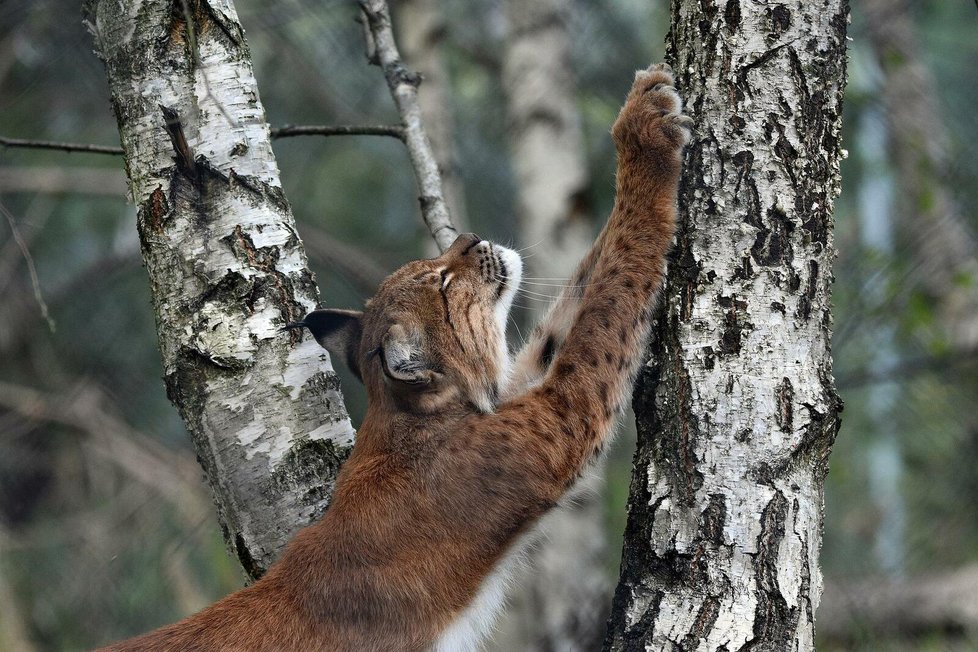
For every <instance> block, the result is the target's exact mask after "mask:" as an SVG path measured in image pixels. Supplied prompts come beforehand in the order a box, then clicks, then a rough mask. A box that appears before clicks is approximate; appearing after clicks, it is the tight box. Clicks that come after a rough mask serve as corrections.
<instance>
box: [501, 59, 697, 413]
mask: <svg viewBox="0 0 978 652" xmlns="http://www.w3.org/2000/svg"><path fill="white" fill-rule="evenodd" d="M672 84H673V77H672V69H671V68H670V67H669V66H668V65H666V64H654V65H652V66H650V67H649V68H648V69H646V70H640V71H638V72H636V73H635V82H634V84H633V85H632V89H631V91H630V92H629V94H628V97H627V99H626V101H625V105H624V107H623V108H622V111H621V114H620V115H619V118H618V120H617V121H616V123H615V126H614V128H613V130H612V133H613V134H614V136H615V140H616V141H618V144H619V150H620V152H621V153H622V154H623V155H625V154H628V155H631V154H633V153H636V152H638V153H642V152H644V153H646V154H649V153H652V152H656V151H660V152H661V151H662V150H663V149H664V150H673V151H674V152H679V151H681V149H682V146H683V145H685V144H686V142H687V141H688V140H689V136H690V127H691V125H692V120H691V119H690V118H689V117H687V116H684V115H682V113H680V112H681V111H682V100H681V98H680V97H679V94H678V93H677V92H676V89H675V88H674V87H673V85H672ZM667 156H668V154H667ZM629 163H630V161H629ZM621 200H622V198H621V197H619V203H620V201H621ZM609 224H610V223H609ZM607 231H608V226H606V227H605V229H604V230H603V231H602V232H601V235H600V236H599V237H598V238H597V240H596V241H595V243H594V245H593V246H592V247H591V250H590V251H589V252H588V254H587V255H586V256H585V257H584V259H583V260H582V261H581V263H580V265H579V266H578V268H577V271H576V272H575V273H574V275H573V276H572V277H571V279H570V282H569V284H568V286H567V287H565V288H564V289H563V290H562V291H561V293H560V295H559V296H558V297H557V299H556V300H555V302H554V303H553V305H552V306H551V307H550V310H549V311H548V312H547V315H546V316H545V317H544V318H543V320H542V321H541V322H540V324H539V325H538V326H537V327H536V328H535V329H534V330H533V332H532V334H531V335H530V338H529V339H528V340H527V342H526V344H525V345H524V346H523V348H522V349H521V350H520V352H519V353H518V354H517V355H516V358H515V360H514V362H513V367H512V373H511V374H510V381H509V384H508V386H507V388H506V391H505V392H504V394H503V398H504V399H505V398H511V397H513V396H517V395H519V394H522V393H524V392H526V391H527V390H529V389H530V388H532V387H534V386H536V385H538V384H539V383H541V382H542V381H543V379H544V377H545V376H546V374H547V371H548V370H549V368H550V365H551V363H552V362H553V360H554V358H555V357H556V355H557V352H558V351H559V350H560V349H561V347H562V346H563V345H564V342H565V340H566V339H567V335H568V333H569V332H570V330H571V326H573V324H574V321H575V320H576V318H577V315H578V312H579V310H580V305H581V300H582V298H583V296H584V291H585V289H586V287H587V286H588V285H589V284H591V283H592V273H593V271H594V267H595V264H596V263H597V261H598V259H599V258H600V257H601V253H602V249H603V247H604V242H605V238H606V233H607Z"/></svg>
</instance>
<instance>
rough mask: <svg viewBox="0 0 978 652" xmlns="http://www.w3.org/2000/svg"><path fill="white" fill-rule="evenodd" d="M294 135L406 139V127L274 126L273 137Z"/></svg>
mask: <svg viewBox="0 0 978 652" xmlns="http://www.w3.org/2000/svg"><path fill="white" fill-rule="evenodd" d="M293 136H327V137H328V136H392V137H394V138H397V139H398V140H404V128H403V127H400V126H398V125H332V126H323V125H286V126H284V127H273V128H272V138H291V137H293Z"/></svg>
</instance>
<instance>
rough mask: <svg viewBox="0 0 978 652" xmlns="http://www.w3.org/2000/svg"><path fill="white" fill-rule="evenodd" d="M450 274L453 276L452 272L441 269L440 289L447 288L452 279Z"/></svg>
mask: <svg viewBox="0 0 978 652" xmlns="http://www.w3.org/2000/svg"><path fill="white" fill-rule="evenodd" d="M452 276H453V274H451V273H450V272H447V271H445V270H441V289H442V290H445V289H447V288H448V284H449V283H451V281H452Z"/></svg>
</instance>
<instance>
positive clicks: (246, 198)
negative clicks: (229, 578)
mask: <svg viewBox="0 0 978 652" xmlns="http://www.w3.org/2000/svg"><path fill="white" fill-rule="evenodd" d="M86 18H87V20H88V22H89V24H90V28H91V30H92V33H93V35H94V37H95V44H96V48H97V51H98V54H99V56H100V57H101V58H102V61H103V62H104V63H105V67H106V72H107V75H108V80H109V87H110V90H111V96H112V107H113V109H114V111H115V115H116V118H117V120H118V123H119V133H120V136H121V140H122V146H123V148H124V150H125V161H126V171H127V173H128V176H129V191H130V193H131V196H132V200H133V201H134V202H135V203H136V206H137V208H138V229H139V237H140V242H141V245H142V254H143V260H144V263H145V265H146V269H147V272H148V273H149V278H150V285H151V287H152V294H153V308H154V310H155V312H156V317H157V329H158V332H159V338H160V348H161V349H162V354H163V368H164V374H165V381H166V388H167V394H168V395H169V397H170V400H171V401H173V403H174V404H175V405H176V406H177V408H178V409H179V411H180V414H181V416H182V417H183V419H184V421H185V422H186V424H187V428H188V429H189V431H190V434H191V436H192V437H193V441H194V445H195V447H196V450H197V456H198V459H199V460H200V462H201V464H202V465H203V467H204V470H205V472H206V475H207V479H208V481H209V483H210V486H211V488H212V489H213V491H214V497H215V501H216V503H217V507H218V512H219V517H220V521H221V525H222V529H223V530H224V535H225V539H226V541H227V542H228V545H229V546H230V547H231V548H232V549H233V552H234V553H235V554H236V556H237V558H238V559H239V560H240V561H241V564H242V565H243V566H244V568H245V570H246V571H247V572H248V573H249V575H251V576H252V577H256V576H258V575H260V574H261V573H262V572H263V571H264V569H265V568H267V566H268V565H269V563H270V562H271V561H272V560H273V559H274V557H275V555H276V553H277V551H278V550H279V548H280V547H281V546H282V545H283V544H284V543H285V542H286V541H287V540H288V538H289V536H290V535H291V534H292V533H293V532H294V531H295V530H296V529H298V528H300V527H302V526H303V525H306V524H308V523H309V522H311V521H313V520H314V519H316V518H318V517H319V516H320V515H321V514H322V513H323V511H324V510H325V508H326V506H327V503H328V499H329V494H330V491H331V488H332V486H333V482H334V479H335V474H336V471H337V469H338V467H339V465H340V463H341V462H342V460H343V459H344V458H345V456H346V455H347V452H348V450H349V447H350V446H351V444H352V441H353V434H354V433H353V429H352V427H351V425H350V421H349V418H348V417H347V413H346V409H345V407H344V405H343V400H342V396H341V395H340V392H339V386H338V381H337V378H336V376H335V375H334V374H333V373H332V371H331V367H330V362H329V358H328V356H327V355H326V353H325V352H324V351H323V350H322V349H320V348H319V346H318V345H317V344H316V343H315V342H314V341H313V340H312V339H311V338H309V339H306V340H304V341H302V342H300V341H299V339H300V337H301V336H300V335H298V334H296V335H292V336H285V335H281V334H279V328H280V327H281V326H283V325H284V324H285V323H286V322H288V321H291V320H295V319H297V318H301V316H303V315H304V314H305V313H306V312H308V311H309V310H311V309H313V308H315V307H316V305H317V303H318V296H317V289H316V285H315V282H314V279H313V276H312V273H311V272H310V271H309V269H308V266H307V264H306V256H305V253H304V251H303V248H302V244H301V242H300V240H299V237H298V235H297V233H296V229H295V222H294V220H293V218H292V213H291V210H290V208H289V204H288V202H287V200H286V198H285V195H284V194H283V192H282V187H281V183H280V182H279V173H278V167H277V165H276V162H275V157H274V155H273V153H272V149H271V145H270V142H269V130H268V125H267V124H266V122H265V114H264V110H263V108H262V104H261V101H260V99H259V96H258V88H257V85H256V81H255V78H254V75H253V72H252V68H251V61H250V55H249V51H248V46H247V44H246V43H245V39H244V32H243V30H242V27H241V25H240V23H239V22H238V17H237V13H236V11H235V8H234V4H233V2H232V1H231V0H186V1H183V0H178V1H174V0H141V1H139V2H137V1H135V0H111V1H110V0H90V1H89V3H88V5H87V7H86Z"/></svg>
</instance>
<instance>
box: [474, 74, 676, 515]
mask: <svg viewBox="0 0 978 652" xmlns="http://www.w3.org/2000/svg"><path fill="white" fill-rule="evenodd" d="M681 110H682V101H681V99H680V97H679V94H678V93H677V92H676V89H675V88H674V87H673V76H672V72H671V70H670V69H669V67H668V66H665V65H654V66H651V67H650V68H648V69H647V70H642V71H639V72H638V73H636V75H635V82H634V84H633V86H632V89H631V91H630V92H629V94H628V97H627V99H626V101H625V105H624V106H623V108H622V110H621V113H620V114H619V116H618V119H617V120H616V121H615V125H614V127H613V128H612V135H613V136H614V139H615V145H616V147H617V150H618V174H617V179H616V201H615V207H614V210H613V211H612V214H611V217H610V219H609V220H608V224H607V225H606V226H605V228H604V231H603V232H602V234H601V236H600V237H599V239H598V242H597V243H596V244H595V246H594V248H592V250H591V252H590V253H589V254H588V256H587V257H586V258H585V260H584V262H583V263H582V265H581V267H580V268H579V270H578V272H577V273H576V274H575V277H574V278H573V279H572V282H571V285H570V286H568V287H567V288H566V289H565V290H564V291H563V293H562V294H561V296H560V298H559V299H558V301H557V303H556V305H555V306H554V308H553V309H552V311H551V312H550V313H549V315H548V317H547V318H545V319H544V321H543V323H542V324H541V326H540V327H539V328H538V330H537V331H535V333H534V335H533V337H532V338H531V340H530V342H529V343H528V344H527V347H526V348H525V349H524V351H523V352H521V353H520V355H519V356H518V358H517V363H516V369H515V370H514V371H515V372H516V373H515V374H514V383H513V384H512V385H511V392H510V393H509V396H510V397H511V398H510V400H509V401H508V402H507V403H505V404H503V405H501V406H500V407H499V410H498V412H497V415H495V418H494V419H492V420H491V421H496V420H497V419H498V420H499V422H501V423H504V424H505V423H523V424H528V426H529V428H528V430H527V431H526V432H525V436H526V440H525V441H524V442H523V445H520V446H515V447H514V449H515V450H519V451H521V453H520V454H521V455H525V454H526V453H527V451H528V450H532V449H536V451H537V453H538V454H539V455H540V457H538V458H537V459H538V461H539V463H541V464H543V465H544V467H546V468H543V469H535V470H533V471H532V472H533V473H535V474H536V475H537V476H538V477H541V478H545V479H548V480H547V482H548V483H549V482H552V481H554V480H558V486H559V487H560V490H559V491H557V490H555V489H554V487H553V485H549V487H550V491H551V492H555V493H552V494H551V495H555V496H559V494H560V491H563V490H564V489H566V486H567V485H568V483H571V482H573V480H574V479H575V478H576V477H577V475H578V474H579V473H580V472H581V470H582V469H583V468H584V466H585V465H586V464H587V462H588V460H589V459H590V458H591V457H592V456H593V455H594V454H595V453H596V452H597V451H599V450H600V449H601V448H602V447H603V445H604V442H605V441H606V439H607V437H608V435H609V434H610V432H611V429H612V426H613V422H614V415H615V414H616V413H617V411H618V410H619V409H620V408H621V407H622V405H623V403H624V400H625V398H626V397H627V395H628V393H629V388H630V387H631V384H632V382H633V379H634V375H635V371H636V370H637V368H638V365H639V363H640V361H641V355H642V352H643V350H644V347H645V342H646V336H647V334H648V329H649V325H650V312H651V307H652V305H653V301H654V297H655V294H656V293H657V292H658V290H659V288H660V287H661V285H662V280H663V278H664V275H665V274H664V272H665V260H666V258H665V257H666V253H667V252H668V249H669V247H670V245H671V242H672V237H673V232H674V230H675V223H676V206H675V204H676V196H677V191H678V187H679V175H680V166H681V155H682V149H683V147H684V146H685V144H686V143H687V142H688V141H689V139H690V137H691V132H690V127H691V124H692V121H691V120H690V119H689V118H688V117H686V116H684V115H682V113H681ZM541 378H542V380H541ZM521 383H525V385H524V386H525V387H529V389H528V390H527V391H525V392H522V393H521V392H519V391H513V390H519V389H520V388H521V387H520V384H521ZM488 425H489V424H488V423H487V426H488ZM555 433H556V436H555ZM524 462H525V461H524V460H515V459H514V460H513V463H515V464H518V465H522V464H524ZM545 484H547V483H545ZM541 489H543V486H541Z"/></svg>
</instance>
